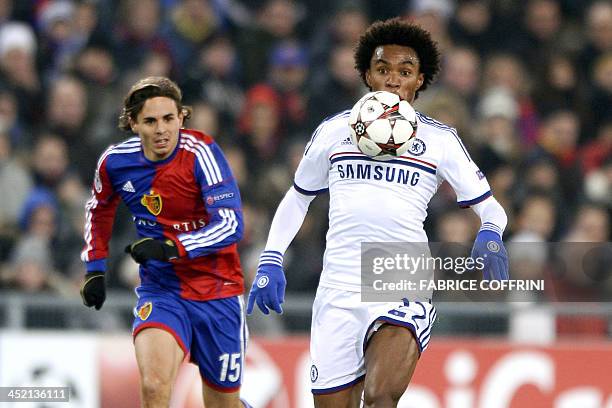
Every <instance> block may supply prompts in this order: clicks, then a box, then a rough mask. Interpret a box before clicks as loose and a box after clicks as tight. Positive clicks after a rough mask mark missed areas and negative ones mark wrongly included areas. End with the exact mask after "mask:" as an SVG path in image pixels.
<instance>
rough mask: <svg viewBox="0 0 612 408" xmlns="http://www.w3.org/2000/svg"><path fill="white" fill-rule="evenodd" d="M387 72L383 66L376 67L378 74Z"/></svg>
mask: <svg viewBox="0 0 612 408" xmlns="http://www.w3.org/2000/svg"><path fill="white" fill-rule="evenodd" d="M387 72H388V70H387V68H385V67H380V68H378V73H379V74H386V73H387Z"/></svg>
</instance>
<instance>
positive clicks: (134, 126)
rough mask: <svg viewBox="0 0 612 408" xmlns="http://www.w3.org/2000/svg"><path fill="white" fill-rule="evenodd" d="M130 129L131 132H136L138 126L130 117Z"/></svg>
mask: <svg viewBox="0 0 612 408" xmlns="http://www.w3.org/2000/svg"><path fill="white" fill-rule="evenodd" d="M130 129H132V132H134V133H138V126H137V124H136V122H135V121H134V119H132V118H130Z"/></svg>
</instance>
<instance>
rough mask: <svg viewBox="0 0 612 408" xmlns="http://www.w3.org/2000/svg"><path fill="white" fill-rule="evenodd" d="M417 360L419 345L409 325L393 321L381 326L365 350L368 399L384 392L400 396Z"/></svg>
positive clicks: (406, 385)
mask: <svg viewBox="0 0 612 408" xmlns="http://www.w3.org/2000/svg"><path fill="white" fill-rule="evenodd" d="M418 360H419V347H418V345H417V342H416V340H415V338H414V334H413V333H412V331H411V330H410V329H408V328H406V327H402V326H394V325H390V324H385V325H383V326H381V327H380V328H379V329H378V330H377V331H376V333H375V334H374V335H373V336H372V338H371V339H370V341H369V343H368V347H367V349H366V351H365V367H366V377H365V384H364V388H365V399H366V401H367V400H368V399H369V398H377V397H379V396H381V395H385V396H387V397H390V398H391V399H393V400H399V398H400V397H401V396H402V394H403V393H404V392H405V391H406V388H407V387H408V384H409V383H410V379H411V378H412V374H413V373H414V369H415V368H416V364H417V362H418Z"/></svg>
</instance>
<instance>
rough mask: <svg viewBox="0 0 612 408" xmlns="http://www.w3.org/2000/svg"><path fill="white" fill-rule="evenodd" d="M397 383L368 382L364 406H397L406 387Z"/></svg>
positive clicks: (368, 407)
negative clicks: (369, 383) (379, 384)
mask: <svg viewBox="0 0 612 408" xmlns="http://www.w3.org/2000/svg"><path fill="white" fill-rule="evenodd" d="M402 388H403V387H400V386H397V385H395V384H394V385H387V386H377V385H376V384H371V385H368V384H366V386H365V389H364V391H363V404H364V405H363V406H364V408H387V407H396V406H397V403H398V402H399V400H400V398H401V397H402V394H403V393H404V391H405V389H402Z"/></svg>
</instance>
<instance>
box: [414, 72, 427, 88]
mask: <svg viewBox="0 0 612 408" xmlns="http://www.w3.org/2000/svg"><path fill="white" fill-rule="evenodd" d="M423 82H425V75H424V74H422V73H421V74H419V77H418V78H417V86H416V90H417V91H418V90H419V89H421V85H423Z"/></svg>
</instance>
